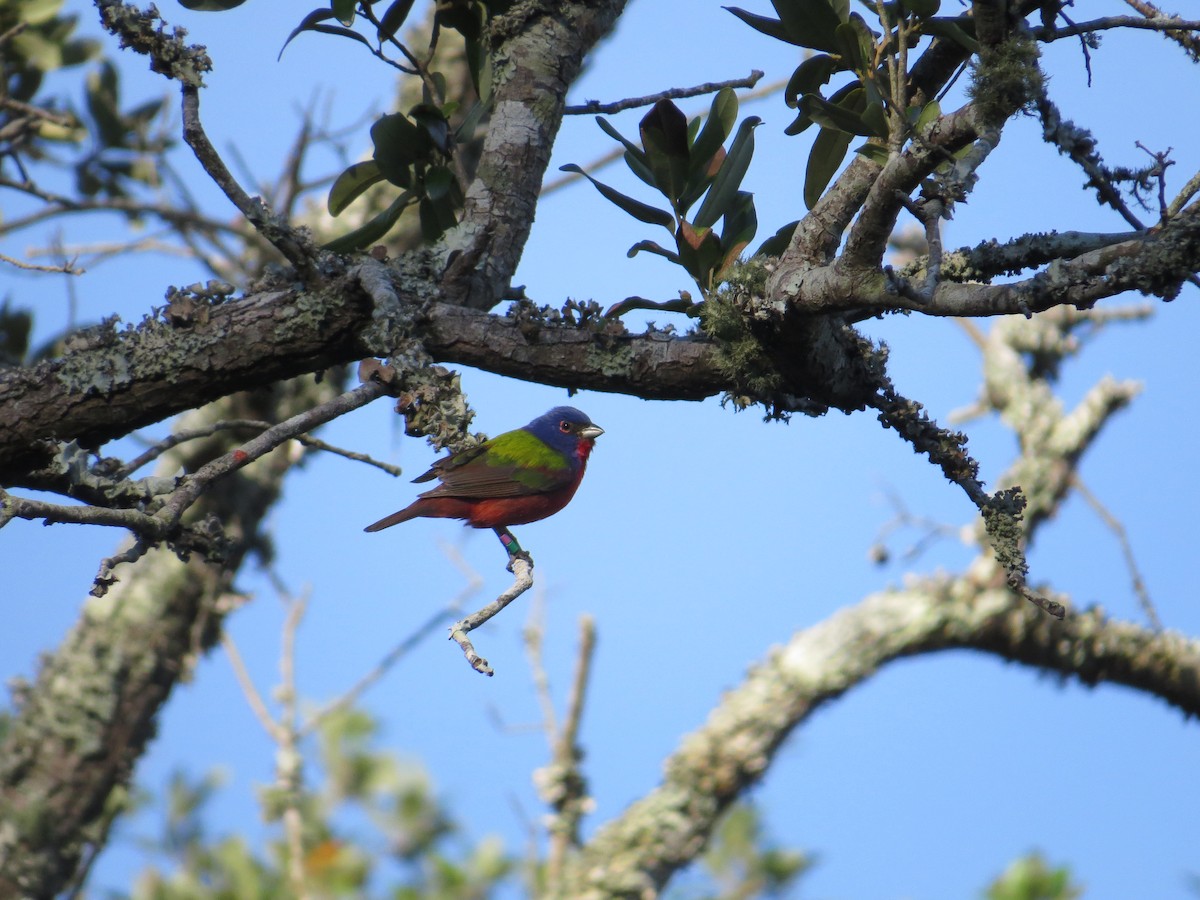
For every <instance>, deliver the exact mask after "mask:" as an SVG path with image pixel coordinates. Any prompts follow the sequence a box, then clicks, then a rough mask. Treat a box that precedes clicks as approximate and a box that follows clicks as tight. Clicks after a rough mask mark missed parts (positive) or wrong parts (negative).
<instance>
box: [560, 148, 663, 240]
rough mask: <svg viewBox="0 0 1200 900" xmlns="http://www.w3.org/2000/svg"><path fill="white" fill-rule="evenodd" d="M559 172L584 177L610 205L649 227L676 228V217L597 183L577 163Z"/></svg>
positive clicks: (566, 166) (562, 168) (564, 167)
mask: <svg viewBox="0 0 1200 900" xmlns="http://www.w3.org/2000/svg"><path fill="white" fill-rule="evenodd" d="M559 171H561V172H574V173H575V174H577V175H582V176H583V177H584V178H586V179H587V180H588V181H590V182H591V183H592V184H594V185H595V186H596V190H598V191H599V192H600V194H601V196H602V197H604V199H606V200H608V201H609V202H610V203H615V204H616V205H617V206H619V207H620V208H621V209H622V210H624V211H625V212H627V213H629V215H631V216H633V217H634V218H635V219H637V220H638V221H639V222H645V223H646V224H647V225H662V226H663V227H664V228H674V226H675V217H674V216H673V215H671V214H670V213H669V212H667V211H666V210H665V209H659V208H658V207H656V206H650V205H649V204H647V203H642V202H641V201H640V200H634V199H633V198H632V197H629V196H626V195H625V194H622V193H621V192H620V191H618V190H615V189H614V188H611V187H609V186H608V185H607V184H604V183H603V182H600V181H597V180H596V179H595V178H593V177H592V176H591V175H589V174H588V173H587V172H585V171H583V169H582V168H580V167H579V166H577V165H576V164H575V163H570V164H568V165H565V166H560V167H559Z"/></svg>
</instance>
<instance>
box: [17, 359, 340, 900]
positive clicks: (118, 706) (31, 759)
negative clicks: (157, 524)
mask: <svg viewBox="0 0 1200 900" xmlns="http://www.w3.org/2000/svg"><path fill="white" fill-rule="evenodd" d="M334 389H335V388H334V386H333V385H332V384H329V383H328V382H327V383H326V384H323V385H316V384H313V383H312V381H311V380H306V381H305V382H304V383H297V382H290V383H286V384H283V385H279V386H278V387H276V388H275V389H273V390H271V391H256V392H253V393H252V394H248V395H238V396H237V397H234V398H230V399H228V400H225V401H222V402H221V403H219V404H216V405H214V406H211V407H207V408H205V409H203V410H200V411H198V412H197V413H195V414H193V415H191V416H189V417H187V421H186V422H185V427H197V426H201V425H203V424H207V423H211V422H215V421H221V420H225V419H230V418H255V419H258V418H267V419H273V418H277V417H286V416H287V415H289V414H290V413H293V412H299V411H302V410H304V409H308V408H309V407H311V406H314V405H317V404H319V403H320V401H321V400H322V399H325V398H328V396H329V395H330V394H331V393H332V392H333V390H334ZM230 445H231V441H230V436H229V433H228V432H220V433H217V434H214V435H213V436H212V437H211V438H209V439H206V440H197V441H192V442H189V443H187V444H184V445H182V446H180V447H178V448H176V449H175V450H173V451H171V452H170V453H168V454H167V455H166V456H165V457H164V460H163V468H164V469H166V470H168V471H171V470H175V469H177V468H179V467H180V466H183V467H186V468H196V467H198V466H199V465H200V464H202V463H203V462H205V461H207V460H208V459H211V458H212V457H213V456H214V455H219V454H220V453H222V452H225V451H226V450H228V449H229V446H230ZM291 465H292V459H291V457H290V455H289V454H288V453H286V452H284V451H276V452H275V453H272V454H270V455H268V456H267V457H264V458H263V459H261V460H259V461H258V462H257V463H256V464H255V465H253V466H250V467H248V468H246V469H243V470H241V471H240V472H238V473H236V474H235V475H234V476H233V477H231V478H229V479H226V480H224V481H221V482H218V483H216V484H215V485H214V486H213V488H212V489H211V490H210V491H209V492H207V493H206V494H205V495H204V496H203V497H202V498H201V499H200V500H199V502H198V503H197V504H196V507H195V508H194V510H193V515H195V516H196V517H205V516H210V515H212V516H216V517H219V518H220V520H221V522H222V525H223V528H224V533H225V535H226V537H227V538H228V544H227V546H226V554H225V558H224V561H223V562H222V563H221V564H219V565H218V564H213V563H211V562H209V561H207V560H205V559H203V558H202V557H200V556H192V557H191V558H190V559H189V560H188V561H187V562H184V561H182V560H180V559H179V558H178V557H177V556H176V555H175V554H174V553H172V552H170V551H169V550H167V549H165V548H164V549H159V550H152V551H150V552H148V553H147V554H145V556H143V557H142V558H141V559H140V560H139V561H138V562H137V563H136V564H135V565H134V566H133V568H132V569H131V570H130V571H129V573H128V574H126V576H125V577H124V578H123V579H122V580H121V581H120V582H119V583H118V584H117V585H116V586H115V587H114V588H113V590H111V591H110V592H109V593H108V595H107V596H106V597H104V598H103V599H92V600H89V601H88V602H87V603H86V604H85V605H84V608H83V611H82V614H81V616H80V619H79V621H78V623H77V624H76V625H75V627H74V628H73V629H72V631H71V632H70V634H69V635H68V636H67V638H66V639H65V641H64V642H63V643H62V645H61V646H60V647H59V648H58V649H57V650H56V651H54V652H53V653H51V654H49V655H47V656H46V657H45V659H44V661H43V663H42V665H41V667H40V669H39V671H38V674H37V676H36V679H35V680H34V682H33V683H32V684H19V685H17V686H16V688H15V689H14V691H13V698H14V704H15V709H14V713H13V717H12V720H11V722H10V723H9V726H8V729H7V732H6V734H5V736H4V740H3V744H0V895H3V896H6V897H8V896H11V897H22V896H28V897H52V896H55V895H57V894H58V893H59V891H61V890H62V889H63V887H64V886H65V885H67V884H68V883H70V881H71V879H72V877H73V875H74V872H75V868H76V866H78V865H79V864H80V862H81V860H83V859H86V858H88V857H89V856H90V854H91V853H93V852H94V851H95V849H97V848H99V847H101V846H103V844H104V842H105V839H106V837H107V832H108V828H109V826H110V824H111V822H112V820H113V818H114V817H115V816H116V815H117V814H118V813H119V812H120V811H122V810H123V809H125V808H126V807H127V805H128V803H129V793H128V792H129V787H130V779H131V776H132V771H133V767H134V765H135V763H136V762H137V760H138V759H139V758H140V756H141V754H142V752H143V750H144V749H145V746H146V743H147V741H149V740H150V738H151V737H153V735H154V732H155V728H156V720H157V716H158V712H159V710H160V709H161V707H162V705H163V704H164V703H165V702H166V701H167V698H168V697H169V696H170V694H171V691H172V689H173V688H174V686H175V685H176V684H177V683H178V682H179V681H180V680H181V679H185V678H187V677H188V676H189V674H190V673H191V671H192V668H193V666H194V665H195V663H196V661H197V659H198V657H199V655H200V654H201V653H202V652H204V651H205V650H207V649H208V648H209V647H210V646H211V645H212V643H213V641H214V640H215V639H216V637H217V635H218V633H219V628H220V625H221V621H222V619H223V617H224V615H225V614H226V613H227V612H228V611H229V610H228V609H227V607H226V606H225V605H223V602H224V601H223V598H227V597H228V596H229V595H230V590H231V588H232V582H233V578H234V576H235V574H236V573H237V570H238V566H239V565H240V563H241V561H242V560H243V559H244V558H245V557H246V555H247V554H248V553H250V552H251V551H252V550H253V549H254V548H255V547H257V546H260V545H261V542H262V540H263V538H262V535H261V534H260V527H261V524H262V522H263V519H264V517H265V516H266V514H267V511H268V510H269V509H270V507H271V504H272V503H273V502H274V501H275V499H276V498H277V497H278V495H279V492H280V488H281V483H282V479H283V476H284V474H285V473H286V472H287V471H288V470H289V469H290V467H291Z"/></svg>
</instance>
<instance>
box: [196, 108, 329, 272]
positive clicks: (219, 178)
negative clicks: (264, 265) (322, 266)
mask: <svg viewBox="0 0 1200 900" xmlns="http://www.w3.org/2000/svg"><path fill="white" fill-rule="evenodd" d="M182 95H183V105H182V109H183V139H184V140H185V141H186V142H187V145H188V146H189V147H191V148H192V152H193V153H195V154H196V159H197V160H199V162H200V165H201V166H203V167H204V171H205V172H207V173H208V176H209V178H211V179H212V180H213V181H214V182H215V183H216V185H217V187H219V188H220V189H221V190H222V192H224V194H225V196H226V197H228V198H229V201H230V202H231V203H232V204H233V205H234V206H236V207H237V209H238V211H239V212H240V213H241V214H242V215H243V216H244V217H245V218H246V220H247V221H248V222H250V224H251V225H253V226H254V227H255V228H256V229H257V230H258V232H259V233H260V234H261V235H262V236H263V237H265V238H266V239H267V240H268V241H270V242H271V243H272V244H273V245H274V246H275V248H276V249H277V250H278V251H279V252H280V253H282V254H283V255H284V257H285V258H286V259H287V260H288V261H289V262H291V263H292V265H294V266H296V268H297V269H299V270H300V271H302V272H305V273H309V274H311V273H310V271H309V270H311V268H312V260H311V259H310V254H309V252H308V249H307V248H306V247H305V246H304V245H303V244H302V243H301V241H300V238H299V237H298V235H297V233H296V232H295V231H294V230H293V229H291V228H290V227H289V226H287V225H286V224H285V223H284V222H282V221H280V220H277V219H276V217H275V216H273V215H272V214H271V211H270V210H269V209H267V206H266V204H265V203H264V202H263V200H262V198H261V197H255V198H254V199H251V198H250V196H249V195H248V194H247V193H246V192H245V191H244V190H243V189H242V186H241V185H240V184H238V183H237V179H235V178H234V177H233V175H232V174H231V173H230V171H229V168H228V167H227V166H226V165H225V161H224V160H223V159H221V155H220V154H219V153H217V150H216V148H215V147H213V145H212V142H211V141H209V139H208V135H207V134H206V133H205V131H204V126H203V125H202V124H201V122H200V90H199V88H198V87H197V86H196V85H191V84H185V85H184V86H183V89H182Z"/></svg>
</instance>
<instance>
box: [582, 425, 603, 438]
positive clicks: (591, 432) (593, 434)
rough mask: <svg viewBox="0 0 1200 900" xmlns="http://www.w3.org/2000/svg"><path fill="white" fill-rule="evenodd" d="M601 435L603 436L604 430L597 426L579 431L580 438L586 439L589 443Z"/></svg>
mask: <svg viewBox="0 0 1200 900" xmlns="http://www.w3.org/2000/svg"><path fill="white" fill-rule="evenodd" d="M602 434H604V429H603V428H601V427H600V426H599V425H588V426H585V427H584V428H581V429H579V436H580V437H581V438H586V439H587V440H589V441H594V440H595V439H596V438H598V437H600V435H602Z"/></svg>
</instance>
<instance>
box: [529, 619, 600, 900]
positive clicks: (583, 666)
mask: <svg viewBox="0 0 1200 900" xmlns="http://www.w3.org/2000/svg"><path fill="white" fill-rule="evenodd" d="M595 650H596V620H595V619H594V618H592V617H591V616H589V615H584V616H581V617H580V619H579V654H578V655H577V656H576V658H575V677H574V678H572V680H571V694H570V697H569V699H568V700H567V713H566V718H565V720H564V722H563V728H562V731H561V732H560V733H559V734H558V735H557V737H556V739H555V740H554V742H553V745H552V747H551V750H552V753H553V759H552V761H551V764H550V769H549V771H548V772H547V770H545V769H543V770H542V772H541V773H539V774H541V775H542V776H543V777H542V779H541V783H540V784H539V787H540V788H541V790H542V795H543V797H548V798H549V799H550V800H551V805H552V806H553V808H554V812H555V815H554V818H553V820H552V821H551V823H550V826H549V829H550V852H549V855H548V858H547V860H546V884H547V886H548V888H549V891H548V894H549V896H551V897H563V896H566V895H565V893H564V891H563V884H562V876H563V866H564V864H565V863H566V859H567V853H568V851H570V850H571V849H572V848H575V847H578V846H579V823H580V821H581V820H582V819H583V816H584V813H586V812H587V811H588V808H589V805H590V804H589V801H588V796H587V781H586V780H585V779H584V777H583V773H582V772H581V771H580V768H579V764H580V761H581V760H582V758H583V751H582V750H581V749H580V747H579V726H580V723H581V722H582V720H583V704H584V699H585V698H586V696H587V686H588V679H589V677H590V675H591V670H592V657H593V655H594V653H595Z"/></svg>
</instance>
